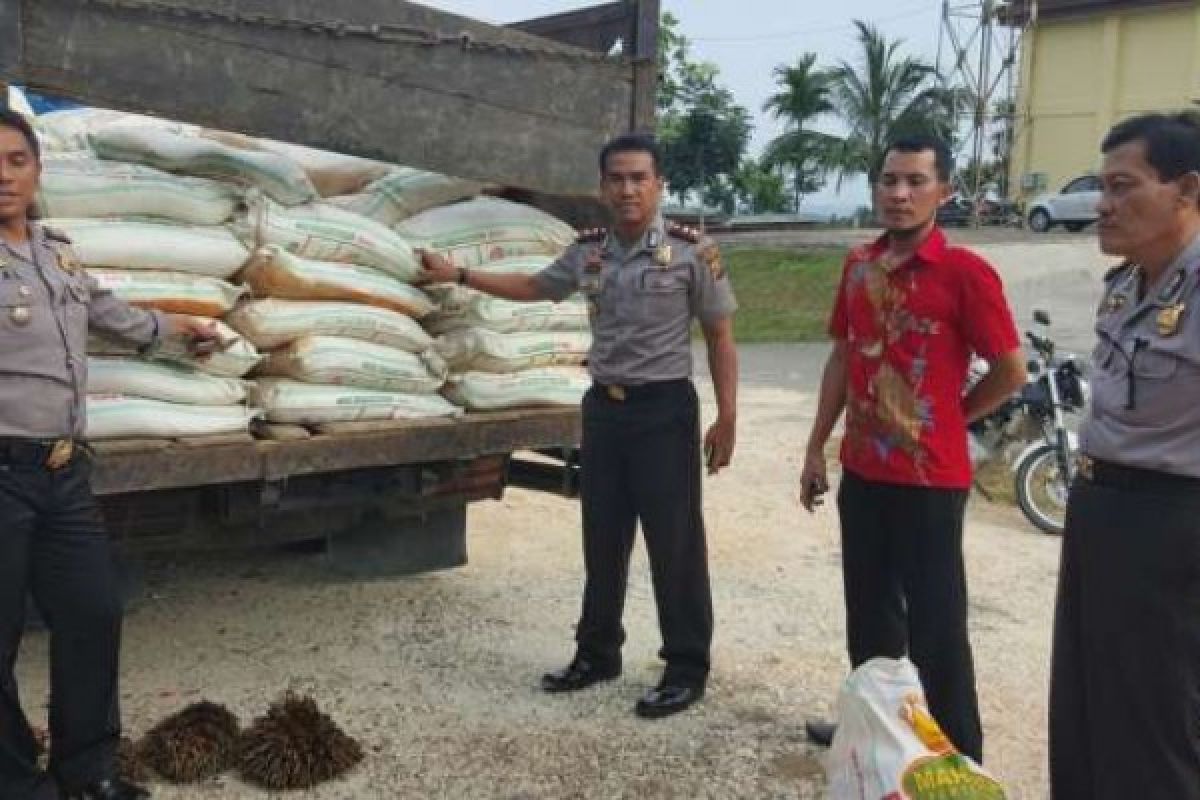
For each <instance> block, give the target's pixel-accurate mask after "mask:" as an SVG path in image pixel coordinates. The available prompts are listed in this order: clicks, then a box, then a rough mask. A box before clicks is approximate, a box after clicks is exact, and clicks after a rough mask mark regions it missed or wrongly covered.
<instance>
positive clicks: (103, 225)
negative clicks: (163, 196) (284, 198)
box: [45, 219, 250, 278]
mask: <svg viewBox="0 0 1200 800" xmlns="http://www.w3.org/2000/svg"><path fill="white" fill-rule="evenodd" d="M45 224H46V225H48V226H50V227H51V228H54V229H56V230H59V231H62V232H63V233H65V234H66V235H67V236H68V238H70V240H71V244H72V246H73V248H74V250H75V253H76V254H77V255H78V256H79V260H80V261H82V262H83V265H84V266H85V267H111V268H114V269H122V270H159V271H166V272H186V273H190V274H193V275H202V276H207V277H210V278H229V277H231V276H232V275H233V274H234V273H235V272H237V271H238V270H239V269H240V268H241V267H242V265H243V264H245V263H246V260H247V259H248V258H249V257H250V251H249V250H247V249H246V248H245V247H244V246H243V245H242V243H241V242H239V241H238V240H237V237H236V236H234V235H233V234H232V233H230V232H229V231H228V230H227V229H225V228H218V227H200V226H192V225H168V224H163V223H157V222H142V221H137V220H118V219H47V220H45Z"/></svg>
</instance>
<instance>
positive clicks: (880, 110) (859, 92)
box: [831, 20, 964, 184]
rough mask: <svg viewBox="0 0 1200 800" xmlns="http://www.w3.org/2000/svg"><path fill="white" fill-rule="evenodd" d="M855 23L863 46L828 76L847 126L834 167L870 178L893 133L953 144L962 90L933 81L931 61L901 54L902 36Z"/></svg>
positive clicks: (934, 75) (878, 165)
mask: <svg viewBox="0 0 1200 800" xmlns="http://www.w3.org/2000/svg"><path fill="white" fill-rule="evenodd" d="M854 24H855V26H856V27H857V28H858V41H859V46H860V47H861V51H862V52H861V55H860V58H859V61H858V63H856V64H851V63H849V62H846V61H843V62H841V64H840V65H839V66H837V67H836V68H834V70H833V72H832V77H831V81H832V83H831V89H832V95H833V104H834V106H835V108H836V109H837V113H838V115H839V116H840V117H841V119H842V121H843V122H844V123H845V125H846V127H847V128H849V130H850V133H849V135H848V136H847V137H846V139H845V141H844V144H843V146H842V148H841V153H840V155H839V158H838V168H839V171H840V172H841V173H842V175H852V174H865V175H866V176H867V179H868V180H869V181H870V183H871V184H874V183H875V179H876V177H878V173H879V168H880V167H881V166H882V165H883V155H884V151H885V148H886V147H887V144H888V142H889V141H891V140H892V139H895V138H897V137H899V136H904V135H907V134H914V133H931V134H934V135H937V136H940V137H941V138H943V139H945V140H946V142H947V143H948V144H953V141H954V137H955V132H956V129H957V120H958V117H959V114H960V112H961V111H962V110H963V104H964V95H963V92H962V91H961V90H955V89H946V88H944V87H940V86H938V85H937V70H936V69H935V68H934V67H933V66H932V65H931V64H928V63H926V62H925V61H922V60H920V59H917V58H912V57H908V56H901V54H900V52H899V50H900V46H901V44H902V42H901V41H899V40H896V41H888V39H887V38H886V37H884V36H883V34H881V33H880V32H879V30H878V29H876V28H875V27H874V26H872V25H869V24H868V23H865V22H862V21H860V20H855V21H854Z"/></svg>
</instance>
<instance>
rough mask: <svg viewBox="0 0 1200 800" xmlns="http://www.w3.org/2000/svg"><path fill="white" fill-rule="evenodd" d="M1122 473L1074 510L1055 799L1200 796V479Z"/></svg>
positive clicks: (1186, 799) (1066, 547)
mask: <svg viewBox="0 0 1200 800" xmlns="http://www.w3.org/2000/svg"><path fill="white" fill-rule="evenodd" d="M1122 471H1123V473H1124V477H1123V478H1122V476H1121V475H1118V476H1115V477H1113V476H1110V479H1108V480H1102V479H1101V475H1100V473H1099V467H1097V474H1096V480H1095V481H1089V480H1086V479H1084V478H1080V479H1078V480H1077V481H1076V482H1075V484H1074V486H1073V487H1072V489H1071V494H1070V502H1069V504H1068V507H1067V521H1066V530H1065V532H1064V538H1063V552H1062V565H1061V568H1060V569H1061V573H1060V575H1059V590H1058V591H1059V593H1058V605H1057V609H1056V619H1055V626H1054V659H1053V667H1052V672H1051V681H1050V778H1051V789H1052V797H1053V798H1054V800H1117V798H1122V800H1128V798H1137V800H1200V480H1195V479H1188V478H1173V477H1171V476H1162V474H1161V473H1148V475H1149V480H1150V481H1151V483H1146V482H1145V477H1146V476H1145V475H1141V474H1140V473H1143V472H1144V471H1141V470H1130V469H1129V468H1122ZM1155 476H1158V479H1157V481H1156V479H1155ZM1122 483H1124V484H1125V485H1122ZM1134 484H1136V486H1135V485H1134Z"/></svg>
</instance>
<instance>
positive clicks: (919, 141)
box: [878, 133, 954, 183]
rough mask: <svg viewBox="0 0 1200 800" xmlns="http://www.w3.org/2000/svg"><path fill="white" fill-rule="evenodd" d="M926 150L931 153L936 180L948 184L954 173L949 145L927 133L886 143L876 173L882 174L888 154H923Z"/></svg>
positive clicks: (901, 137) (902, 137)
mask: <svg viewBox="0 0 1200 800" xmlns="http://www.w3.org/2000/svg"><path fill="white" fill-rule="evenodd" d="M926 150H932V151H933V163H934V166H935V168H936V169H937V176H938V180H939V181H941V182H942V183H947V182H949V180H950V175H951V173H953V172H954V156H953V155H952V154H951V153H950V145H948V144H946V142H945V141H944V140H943V139H940V138H938V137H937V136H934V135H932V134H928V133H914V134H911V135H909V136H900V137H897V138H896V139H893V140H891V141H890V142H888V144H887V147H885V148H884V149H883V158H882V159H880V162H879V170H878V172H880V173H882V172H883V162H884V161H886V160H887V157H888V154H889V153H924V152H925V151H926Z"/></svg>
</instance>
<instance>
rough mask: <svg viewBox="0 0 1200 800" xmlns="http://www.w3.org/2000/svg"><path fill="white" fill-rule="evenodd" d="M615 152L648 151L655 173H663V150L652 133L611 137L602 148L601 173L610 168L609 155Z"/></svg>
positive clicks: (624, 134)
mask: <svg viewBox="0 0 1200 800" xmlns="http://www.w3.org/2000/svg"><path fill="white" fill-rule="evenodd" d="M614 153H648V154H649V155H650V160H651V161H653V162H654V174H655V175H662V167H661V165H662V150H660V149H659V147H658V140H657V139H655V138H654V136H653V135H652V134H649V133H623V134H621V135H620V136H617V137H616V138H614V139H610V140H609V142H608V144H606V145H604V147H603V148H602V149H601V150H600V174H601V175H603V174H604V173H605V171H606V170H607V169H608V157H609V156H611V155H613V154H614Z"/></svg>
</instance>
